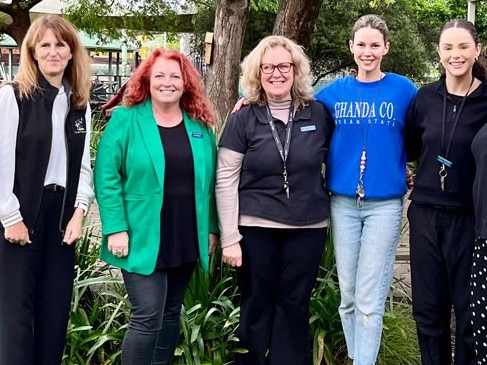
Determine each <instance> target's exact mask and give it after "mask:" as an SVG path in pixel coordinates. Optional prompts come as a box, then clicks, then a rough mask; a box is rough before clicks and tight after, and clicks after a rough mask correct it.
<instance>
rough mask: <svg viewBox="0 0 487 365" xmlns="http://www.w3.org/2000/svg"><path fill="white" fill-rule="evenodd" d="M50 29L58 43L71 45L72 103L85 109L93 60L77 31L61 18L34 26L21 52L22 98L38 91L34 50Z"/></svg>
mask: <svg viewBox="0 0 487 365" xmlns="http://www.w3.org/2000/svg"><path fill="white" fill-rule="evenodd" d="M48 29H50V30H52V32H53V33H54V35H55V36H56V38H57V39H58V40H59V41H64V42H66V43H67V44H68V46H69V48H70V50H71V54H72V58H71V60H69V62H68V65H67V66H66V69H65V71H64V77H66V78H67V79H68V81H69V83H70V85H71V88H72V93H73V96H72V103H73V105H74V106H75V107H76V108H84V107H86V105H87V104H88V102H89V100H90V89H91V59H90V57H89V56H88V52H87V51H86V49H85V47H84V46H83V43H82V42H81V39H80V38H79V35H78V33H79V32H78V30H77V29H76V28H75V27H74V25H72V24H71V23H70V22H69V21H67V20H66V19H63V18H61V17H60V16H59V15H55V14H48V15H43V16H41V17H39V18H37V19H36V20H34V21H33V22H32V24H31V25H30V27H29V30H28V31H27V33H26V35H25V38H24V41H23V42H22V47H21V49H20V63H19V71H18V73H17V76H16V77H15V82H17V83H18V85H19V92H20V97H21V98H29V97H30V96H31V95H32V93H33V92H34V91H35V90H36V89H38V88H39V83H38V77H39V72H40V70H39V66H38V64H37V61H36V60H35V57H34V55H35V48H36V45H37V44H38V43H39V42H40V40H41V39H42V37H43V36H44V34H45V33H46V31H47V30H48Z"/></svg>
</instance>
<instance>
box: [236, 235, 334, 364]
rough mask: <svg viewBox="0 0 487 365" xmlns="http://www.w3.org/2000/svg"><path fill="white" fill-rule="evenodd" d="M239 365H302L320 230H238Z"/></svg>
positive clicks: (320, 248)
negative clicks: (240, 347)
mask: <svg viewBox="0 0 487 365" xmlns="http://www.w3.org/2000/svg"><path fill="white" fill-rule="evenodd" d="M240 232H241V234H242V235H243V239H242V241H241V247H242V260H243V261H242V266H241V268H239V269H238V279H239V287H240V291H241V303H240V324H239V331H238V334H239V339H240V344H239V345H240V346H242V347H243V348H246V349H247V350H248V353H246V354H241V355H239V356H238V358H237V362H236V363H237V364H239V365H308V364H309V356H308V355H309V302H310V296H311V290H312V289H313V286H314V284H315V280H316V275H317V272H318V267H319V264H320V262H321V257H322V254H323V248H324V247H325V240H326V228H317V229H275V228H261V227H240Z"/></svg>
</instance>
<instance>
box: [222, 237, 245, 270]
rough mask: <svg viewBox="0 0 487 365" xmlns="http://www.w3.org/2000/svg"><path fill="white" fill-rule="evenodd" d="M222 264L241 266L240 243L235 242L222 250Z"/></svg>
mask: <svg viewBox="0 0 487 365" xmlns="http://www.w3.org/2000/svg"><path fill="white" fill-rule="evenodd" d="M222 259H223V262H224V263H226V264H227V265H230V266H235V267H240V266H242V248H241V247H240V243H238V242H236V243H234V244H233V245H231V246H227V247H224V248H223V251H222Z"/></svg>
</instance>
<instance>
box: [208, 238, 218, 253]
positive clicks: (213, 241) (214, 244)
mask: <svg viewBox="0 0 487 365" xmlns="http://www.w3.org/2000/svg"><path fill="white" fill-rule="evenodd" d="M208 240H209V246H208V253H209V254H210V255H213V253H214V252H215V250H216V247H217V246H218V243H219V239H218V236H217V235H216V234H214V233H210V237H209V238H208Z"/></svg>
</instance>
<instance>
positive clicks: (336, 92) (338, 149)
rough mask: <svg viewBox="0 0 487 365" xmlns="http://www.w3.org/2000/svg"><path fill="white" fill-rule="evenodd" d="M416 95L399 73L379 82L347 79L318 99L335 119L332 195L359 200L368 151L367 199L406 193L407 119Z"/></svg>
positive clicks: (331, 152)
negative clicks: (361, 164) (362, 161)
mask: <svg viewBox="0 0 487 365" xmlns="http://www.w3.org/2000/svg"><path fill="white" fill-rule="evenodd" d="M416 91H417V88H416V86H415V85H414V84H413V83H412V82H411V81H410V80H409V79H407V78H406V77H404V76H400V75H397V74H394V73H387V74H385V76H384V77H383V78H382V79H381V80H379V81H374V82H360V81H357V80H356V79H355V78H354V77H352V76H347V77H345V78H341V79H338V80H336V81H334V82H332V83H331V84H329V85H327V86H325V87H324V88H323V89H321V90H320V91H318V93H317V95H316V99H317V100H318V101H320V102H321V103H323V104H324V105H325V106H326V107H327V109H328V110H329V111H330V113H331V114H332V116H333V118H334V120H335V131H334V133H333V137H332V140H331V145H330V149H329V153H328V161H327V165H326V179H327V187H328V189H329V190H330V191H331V192H332V193H334V194H338V195H344V196H348V197H355V196H356V191H357V184H358V183H359V175H360V159H361V155H362V151H363V150H365V151H366V157H367V160H366V165H365V171H364V176H363V187H364V189H365V199H391V198H397V197H401V196H402V195H404V194H405V193H406V191H407V187H406V152H405V149H404V128H405V117H406V113H407V110H408V107H409V105H410V103H411V102H412V100H413V98H414V96H415V94H416Z"/></svg>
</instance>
